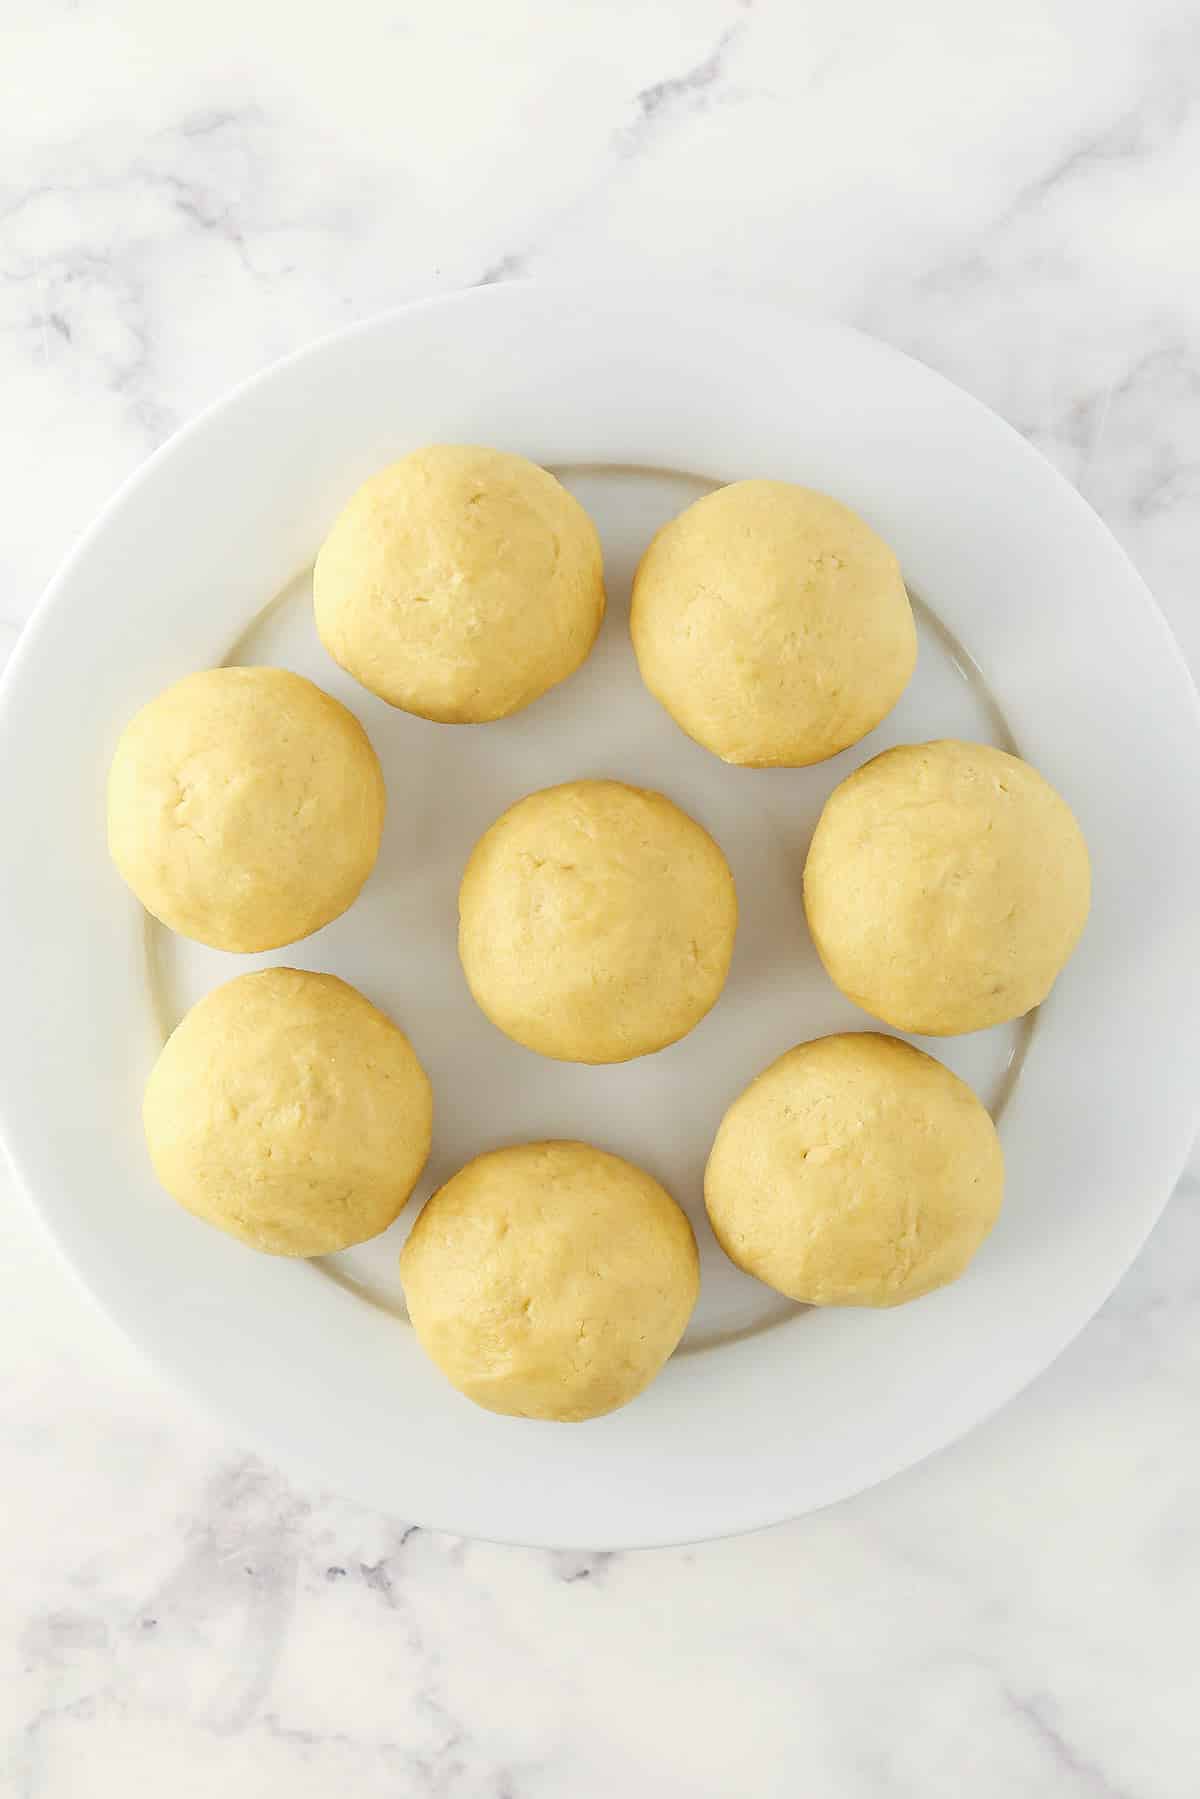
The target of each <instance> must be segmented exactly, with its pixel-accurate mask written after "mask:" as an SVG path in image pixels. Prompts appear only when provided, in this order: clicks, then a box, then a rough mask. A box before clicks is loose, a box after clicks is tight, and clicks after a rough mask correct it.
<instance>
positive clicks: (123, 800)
mask: <svg viewBox="0 0 1200 1799" xmlns="http://www.w3.org/2000/svg"><path fill="white" fill-rule="evenodd" d="M386 798H387V796H386V794H385V792H384V785H383V774H382V772H381V770H380V767H379V758H378V757H377V756H376V754H375V751H374V750H373V749H372V748H371V744H370V740H369V738H368V737H367V734H366V732H365V731H364V730H363V728H362V726H361V725H360V724H359V722H358V720H357V719H356V718H355V717H354V715H353V713H350V712H347V710H346V708H345V707H344V706H340V705H339V704H338V702H337V701H336V700H334V699H331V698H330V696H329V695H328V694H327V693H323V692H322V691H321V689H320V688H319V687H314V685H313V683H312V682H311V681H306V680H304V679H303V677H302V676H300V675H294V674H291V673H289V672H288V670H286V669H282V668H210V669H205V670H203V671H202V672H201V673H199V674H194V675H187V676H185V678H184V679H183V680H182V681H177V682H176V683H175V685H174V686H173V687H168V688H167V689H166V691H165V692H164V693H160V694H159V696H158V698H157V699H154V700H151V701H150V704H149V705H148V706H143V708H142V710H141V711H140V712H139V713H138V714H137V715H136V717H135V718H133V719H132V720H131V721H130V723H129V724H128V725H127V726H126V727H125V730H124V732H123V733H122V736H121V740H120V742H119V743H118V745H117V752H116V755H115V756H114V757H113V763H112V769H111V772H110V774H109V778H108V845H109V849H110V851H111V853H112V858H113V861H114V862H115V863H116V865H117V867H118V869H119V870H120V872H121V874H122V876H123V877H124V879H125V880H126V881H127V882H128V884H129V886H130V887H132V889H133V891H134V892H135V893H136V894H137V897H138V898H139V899H140V900H141V902H142V904H143V905H144V906H145V908H146V910H147V911H148V912H152V913H153V914H154V916H155V917H156V918H159V919H161V920H162V922H163V924H165V925H169V926H170V928H171V929H172V930H173V931H178V932H180V933H181V935H182V936H184V937H194V938H196V939H197V941H199V942H200V943H208V944H211V945H212V946H213V948H214V949H227V950H238V951H246V952H248V951H251V950H266V949H278V948H279V947H280V946H281V945H282V944H285V943H294V942H295V941H296V939H297V938H299V937H307V936H308V935H309V934H310V932H312V931H318V930H320V928H321V926H322V925H326V924H328V923H329V921H330V920H331V919H333V918H337V917H338V915H339V914H340V913H342V912H344V911H345V910H346V908H347V907H348V906H350V905H351V904H353V902H354V900H355V899H356V898H357V897H358V894H359V892H360V890H361V888H362V885H363V882H364V881H365V880H366V878H367V876H368V875H369V874H370V872H371V870H372V868H373V867H374V865H375V858H376V856H377V854H378V852H379V840H380V837H381V836H382V834H383V815H384V808H385V805H386Z"/></svg>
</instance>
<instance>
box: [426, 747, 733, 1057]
mask: <svg viewBox="0 0 1200 1799" xmlns="http://www.w3.org/2000/svg"><path fill="white" fill-rule="evenodd" d="M736 929H737V896H736V894H735V892H734V886H733V876H732V875H731V874H730V872H729V865H728V863H727V862H726V860H725V858H724V856H723V855H722V854H721V851H720V850H719V849H718V847H717V845H716V844H715V843H714V842H713V840H712V838H711V837H710V836H709V835H708V833H707V831H704V830H702V829H701V827H700V826H699V825H698V824H697V823H696V822H695V820H694V819H691V818H689V817H688V815H687V813H686V812H681V811H680V809H679V807H678V806H675V805H673V804H672V803H671V801H670V800H668V799H665V798H664V797H663V795H662V794H661V793H648V792H644V791H643V790H642V789H641V788H638V787H626V786H625V785H624V784H623V783H622V782H620V781H569V782H567V784H566V785H565V786H562V787H548V788H546V789H545V790H544V791H543V792H541V793H534V794H530V796H529V797H528V799H523V800H520V801H519V802H518V803H517V805H515V806H513V807H512V808H511V809H510V810H509V811H508V812H505V813H504V814H503V816H502V817H500V818H498V819H497V820H496V823H495V824H494V825H492V827H491V829H490V830H488V831H486V832H485V833H484V835H483V836H482V837H481V838H480V840H479V842H478V843H477V844H476V846H475V849H474V851H473V852H472V855H471V859H470V861H469V862H468V864H467V870H466V873H465V875H464V876H463V882H462V890H461V892H460V895H459V934H458V947H459V954H460V956H461V958H462V965H463V969H464V971H465V973H466V977H467V982H468V985H469V986H470V989H471V992H472V993H473V994H474V996H475V999H476V1001H477V1002H478V1004H479V1006H480V1007H481V1008H482V1010H483V1011H484V1012H486V1014H487V1016H488V1017H489V1018H490V1019H491V1021H492V1023H493V1024H495V1025H497V1026H498V1027H499V1028H500V1030H502V1031H504V1032H505V1033H506V1034H507V1035H508V1036H509V1037H512V1038H514V1039H515V1041H516V1042H518V1043H522V1044H524V1045H525V1047H526V1048H527V1049H532V1050H536V1051H537V1052H538V1053H539V1054H540V1055H543V1056H553V1057H555V1058H556V1059H557V1060H559V1061H563V1062H626V1061H629V1060H630V1059H631V1058H632V1057H633V1056H645V1055H649V1054H650V1053H651V1052H652V1051H654V1050H658V1049H663V1048H665V1046H666V1045H667V1044H668V1043H674V1042H675V1041H676V1040H677V1039H678V1038H680V1037H683V1036H686V1034H687V1033H688V1031H690V1030H691V1029H692V1027H693V1025H696V1024H698V1023H699V1022H700V1020H701V1019H702V1018H703V1017H704V1014H705V1013H706V1012H707V1011H708V1010H709V1009H710V1007H712V1006H713V1005H714V1004H715V1003H716V1000H717V996H718V995H719V993H720V991H721V988H722V987H723V986H724V984H725V977H726V975H727V974H728V972H729V963H730V959H731V957H732V955H733V940H734V934H735V932H736Z"/></svg>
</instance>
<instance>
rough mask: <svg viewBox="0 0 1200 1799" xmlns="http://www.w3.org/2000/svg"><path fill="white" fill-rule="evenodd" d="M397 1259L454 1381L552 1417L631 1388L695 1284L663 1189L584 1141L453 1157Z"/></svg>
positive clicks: (419, 1317) (412, 1303) (579, 1414)
mask: <svg viewBox="0 0 1200 1799" xmlns="http://www.w3.org/2000/svg"><path fill="white" fill-rule="evenodd" d="M400 1274H401V1279H402V1280H403V1283H404V1292H405V1296H406V1298H407V1300H408V1310H409V1316H410V1317H411V1319H412V1322H413V1327H414V1329H415V1330H416V1333H417V1337H418V1338H419V1340H420V1342H421V1346H422V1348H423V1349H424V1350H425V1351H426V1353H427V1354H428V1355H429V1356H430V1358H431V1359H432V1360H433V1361H434V1362H435V1363H436V1364H437V1366H438V1367H439V1368H440V1369H441V1371H442V1373H443V1374H444V1375H445V1376H446V1377H447V1379H448V1380H450V1381H452V1382H453V1384H454V1385H455V1386H456V1387H457V1388H458V1390H459V1392H460V1393H465V1394H466V1396H467V1398H468V1399H473V1400H474V1401H475V1403H476V1405H480V1406H483V1407H485V1408H486V1409H487V1410H488V1411H490V1412H505V1413H509V1414H510V1415H513V1416H516V1417H520V1418H554V1419H559V1420H562V1421H564V1422H566V1421H571V1422H575V1421H578V1420H580V1419H584V1418H596V1417H599V1416H600V1414H601V1413H603V1412H612V1411H615V1410H616V1408H617V1407H618V1406H622V1405H626V1404H627V1403H628V1401H629V1400H631V1399H633V1398H635V1397H636V1396H637V1394H639V1393H640V1392H641V1391H642V1390H643V1388H645V1387H647V1386H648V1385H649V1384H650V1382H651V1381H652V1380H653V1379H654V1377H655V1375H656V1374H657V1373H658V1372H659V1370H660V1369H661V1367H662V1365H663V1363H664V1362H665V1361H666V1360H667V1357H668V1356H669V1355H670V1354H671V1352H672V1350H673V1349H674V1348H675V1346H676V1344H677V1343H678V1342H679V1339H680V1337H682V1335H683V1332H684V1329H685V1327H686V1325H687V1321H688V1319H689V1318H690V1317H691V1314H692V1308H693V1307H694V1305H695V1303H696V1296H697V1294H698V1292H699V1286H700V1263H699V1257H698V1255H697V1252H696V1240H695V1238H694V1236H693V1235H692V1227H691V1225H690V1224H689V1223H688V1221H687V1218H686V1217H685V1216H684V1214H683V1212H682V1211H681V1210H680V1209H679V1207H678V1206H677V1205H676V1204H675V1201H674V1200H673V1199H672V1198H671V1196H670V1194H669V1193H668V1192H667V1191H666V1189H665V1188H664V1187H661V1186H660V1185H659V1184H658V1182H657V1181H656V1180H653V1179H652V1178H651V1176H650V1175H648V1174H645V1173H644V1172H643V1171H642V1170H641V1169H640V1168H635V1167H634V1166H633V1165H632V1163H630V1162H625V1161H622V1160H621V1158H620V1157H619V1156H613V1155H608V1154H606V1153H605V1152H604V1151H603V1150H599V1149H593V1148H592V1147H591V1146H590V1145H589V1144H586V1143H526V1144H522V1145H520V1146H519V1147H517V1148H514V1149H498V1150H494V1151H492V1152H491V1153H490V1154H488V1155H483V1156H479V1157H477V1158H476V1160H475V1161H473V1162H469V1163H468V1164H467V1166H466V1167H465V1168H463V1169H462V1170H461V1171H460V1172H459V1173H458V1174H456V1175H455V1176H454V1178H453V1179H452V1180H450V1181H448V1182H447V1183H446V1185H445V1186H444V1187H442V1188H441V1189H440V1190H439V1191H438V1192H437V1193H435V1194H434V1196H433V1198H432V1199H431V1200H430V1201H429V1202H428V1204H427V1205H426V1206H425V1209H424V1210H423V1211H422V1213H421V1216H420V1217H419V1218H418V1219H417V1222H416V1224H415V1225H414V1226H413V1230H412V1234H411V1236H410V1237H409V1239H408V1242H407V1243H406V1244H405V1246H404V1248H403V1250H402V1251H401V1255H400Z"/></svg>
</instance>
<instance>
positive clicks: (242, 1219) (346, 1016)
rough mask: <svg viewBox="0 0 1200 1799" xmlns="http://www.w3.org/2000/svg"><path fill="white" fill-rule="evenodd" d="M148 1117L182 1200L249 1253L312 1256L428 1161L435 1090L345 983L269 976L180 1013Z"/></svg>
mask: <svg viewBox="0 0 1200 1799" xmlns="http://www.w3.org/2000/svg"><path fill="white" fill-rule="evenodd" d="M143 1120H144V1123H145V1129H146V1142H147V1144H148V1146H149V1150H150V1158H151V1161H152V1162H153V1163H154V1171H155V1173H156V1174H157V1176H158V1178H159V1180H160V1181H161V1182H162V1184H163V1186H164V1187H165V1188H166V1189H167V1191H168V1193H170V1194H172V1195H173V1197H174V1198H175V1199H177V1200H178V1201H179V1203H180V1205H181V1206H186V1208H187V1210H188V1211H189V1212H194V1213H195V1214H196V1216H197V1217H198V1218H203V1219H206V1220H207V1221H208V1223H209V1224H215V1225H217V1226H218V1227H219V1228H220V1229H221V1230H224V1231H228V1232H229V1233H230V1235H231V1236H234V1237H240V1238H241V1240H242V1242H243V1243H249V1244H250V1245H251V1247H252V1248H254V1249H264V1250H267V1251H269V1252H270V1253H271V1254H273V1255H287V1256H323V1255H329V1254H330V1253H331V1252H332V1251H333V1250H338V1249H346V1248H348V1247H349V1246H350V1245H351V1244H352V1243H362V1242H363V1241H364V1240H365V1239H366V1238H368V1237H374V1236H377V1235H378V1234H379V1232H380V1231H382V1230H386V1229H387V1227H388V1225H389V1224H391V1223H392V1221H393V1219H395V1218H396V1216H397V1215H398V1213H399V1212H400V1209H401V1207H402V1206H403V1205H404V1203H405V1201H406V1200H407V1199H408V1196H409V1194H410V1193H411V1192H412V1190H413V1188H414V1186H415V1185H416V1183H417V1179H418V1177H419V1175H420V1173H421V1170H422V1169H423V1168H424V1166H425V1162H426V1159H427V1157H428V1155H429V1144H430V1138H431V1133H432V1129H433V1095H432V1090H431V1088H430V1085H429V1080H428V1077H427V1076H426V1074H425V1070H424V1069H423V1068H422V1067H421V1064H420V1062H419V1061H418V1060H417V1056H416V1052H415V1051H414V1049H413V1047H412V1045H411V1044H410V1043H409V1041H408V1038H407V1037H406V1036H405V1035H404V1032H403V1031H402V1030H400V1029H399V1028H398V1027H397V1026H396V1025H394V1024H393V1023H392V1021H391V1019H390V1018H387V1017H386V1016H385V1015H384V1013H382V1012H380V1011H379V1010H378V1009H377V1008H376V1007H375V1006H373V1005H372V1004H371V1003H370V1001H369V1000H367V999H364V998H363V996H362V994H361V993H359V992H357V990H356V989H355V988H353V987H350V986H348V985H347V984H346V982H345V981H339V980H338V979H337V978H336V976H334V975H331V974H307V973H305V972H303V971H302V970H300V969H297V968H268V969H264V970H263V971H262V972H261V973H258V974H246V975H241V976H240V977H239V978H238V979H237V980H233V981H228V982H226V984H225V985H224V986H223V987H217V988H216V989H214V991H213V992H211V993H209V994H208V995H207V996H206V997H205V998H204V999H202V1000H201V1001H200V1002H199V1003H198V1004H197V1005H195V1006H193V1007H192V1009H191V1011H190V1012H188V1013H187V1014H186V1016H185V1017H184V1018H183V1020H182V1022H181V1023H180V1024H179V1025H178V1026H177V1027H176V1029H175V1030H174V1031H173V1032H172V1033H171V1035H170V1037H169V1038H168V1039H167V1042H166V1045H165V1046H164V1048H163V1050H162V1053H161V1055H160V1056H159V1058H158V1061H157V1062H156V1063H155V1065H154V1069H153V1072H152V1073H151V1076H150V1079H149V1081H148V1083H147V1086H146V1096H145V1102H144V1106H143Z"/></svg>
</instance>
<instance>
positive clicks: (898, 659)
mask: <svg viewBox="0 0 1200 1799" xmlns="http://www.w3.org/2000/svg"><path fill="white" fill-rule="evenodd" d="M631 625H632V631H633V644H634V649H635V650H636V652H637V659H638V665H639V667H640V668H641V671H642V679H643V680H644V681H645V683H646V686H647V687H648V688H649V689H650V691H651V693H652V694H653V695H654V696H655V698H656V699H657V700H659V701H660V702H661V703H662V705H664V706H665V707H666V709H667V711H668V712H669V713H670V714H671V717H672V718H673V719H674V720H675V722H676V724H678V725H680V726H682V728H683V729H684V730H685V731H686V732H687V734H688V736H689V737H693V738H695V740H696V742H697V743H701V744H703V745H704V747H705V748H706V749H709V750H712V751H713V752H714V754H716V755H718V756H720V757H722V758H723V760H724V761H726V762H733V763H739V764H741V765H743V766H745V767H748V768H767V767H776V766H787V767H800V766H802V765H804V764H807V763H811V762H822V761H824V760H825V758H826V757H827V756H834V755H836V754H837V753H838V751H839V750H844V749H846V748H847V747H848V745H850V744H852V743H857V742H858V740H859V738H860V737H864V736H865V735H866V733H867V732H868V731H870V730H873V729H874V727H875V726H876V725H877V724H878V723H879V721H880V719H882V718H883V717H884V716H885V715H886V714H887V713H888V712H890V711H891V709H892V707H893V706H894V705H895V704H896V701H897V700H898V699H899V698H900V695H901V694H902V693H903V691H904V689H905V688H906V687H907V685H908V682H909V678H910V677H911V675H912V672H913V668H914V667H915V665H916V659H917V637H916V628H915V626H914V624H913V616H912V607H911V606H910V605H909V600H908V594H907V592H906V591H905V587H904V582H903V580H902V579H901V575H900V565H899V563H898V562H897V561H896V558H895V556H894V555H893V554H892V551H891V550H890V549H889V548H888V546H887V544H886V543H884V541H883V539H882V538H881V537H878V536H877V535H876V533H875V532H874V531H872V530H871V528H870V526H869V525H867V524H866V523H865V522H864V520H862V519H861V518H859V517H858V515H857V513H854V512H851V510H850V509H849V507H848V506H843V505H841V504H840V503H839V502H838V501H837V500H832V499H830V498H829V496H828V495H827V494H822V493H815V492H814V491H813V490H812V489H811V488H807V487H797V486H795V485H793V484H792V483H791V482H788V481H735V482H734V483H733V484H732V485H731V486H729V487H721V488H718V489H717V491H716V492H715V493H711V494H707V495H706V496H705V498H704V499H702V500H697V501H696V502H695V504H694V505H692V506H689V507H688V508H687V510H686V511H684V512H681V513H680V515H679V517H678V518H675V519H672V520H671V521H670V523H669V524H666V525H664V526H663V528H662V530H661V531H660V532H659V533H658V535H657V536H656V537H655V538H654V540H653V542H652V543H651V545H650V547H649V549H648V550H647V551H646V554H645V555H644V556H643V558H642V561H641V565H640V567H639V568H638V571H637V575H636V577H635V580H634V584H633V611H632V615H631Z"/></svg>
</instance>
